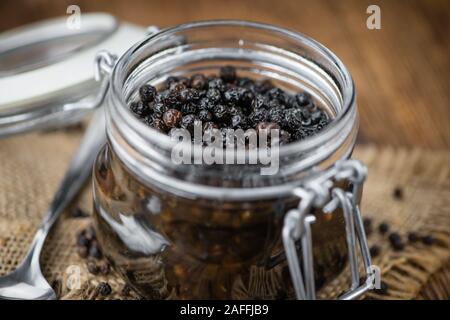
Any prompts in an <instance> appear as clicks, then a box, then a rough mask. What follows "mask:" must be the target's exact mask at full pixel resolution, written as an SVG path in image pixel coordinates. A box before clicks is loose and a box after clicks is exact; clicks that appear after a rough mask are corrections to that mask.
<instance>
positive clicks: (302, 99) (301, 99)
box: [295, 92, 311, 107]
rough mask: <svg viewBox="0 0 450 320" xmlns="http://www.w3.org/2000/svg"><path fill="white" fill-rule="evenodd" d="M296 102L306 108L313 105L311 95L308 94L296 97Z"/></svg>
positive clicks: (302, 93) (303, 93) (304, 93)
mask: <svg viewBox="0 0 450 320" xmlns="http://www.w3.org/2000/svg"><path fill="white" fill-rule="evenodd" d="M295 100H296V102H297V104H298V105H299V106H300V107H304V106H307V105H308V104H310V103H311V95H310V94H309V93H307V92H301V93H298V94H296V95H295Z"/></svg>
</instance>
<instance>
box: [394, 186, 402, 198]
mask: <svg viewBox="0 0 450 320" xmlns="http://www.w3.org/2000/svg"><path fill="white" fill-rule="evenodd" d="M393 196H394V198H395V199H396V200H401V199H403V189H402V188H400V187H395V189H394V192H393Z"/></svg>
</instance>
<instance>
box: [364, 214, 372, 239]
mask: <svg viewBox="0 0 450 320" xmlns="http://www.w3.org/2000/svg"><path fill="white" fill-rule="evenodd" d="M363 226H364V231H365V232H366V235H370V234H371V233H372V219H370V218H367V217H366V218H364V219H363Z"/></svg>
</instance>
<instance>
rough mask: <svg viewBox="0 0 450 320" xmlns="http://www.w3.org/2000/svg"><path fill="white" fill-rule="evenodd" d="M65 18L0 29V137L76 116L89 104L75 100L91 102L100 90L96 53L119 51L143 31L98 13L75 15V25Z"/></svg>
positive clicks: (119, 52)
mask: <svg viewBox="0 0 450 320" xmlns="http://www.w3.org/2000/svg"><path fill="white" fill-rule="evenodd" d="M67 20H68V16H67V17H60V18H55V19H50V20H45V21H42V22H38V23H33V24H30V25H26V26H23V27H19V28H17V29H13V30H10V31H6V32H4V33H0V92H2V94H1V95H0V138H1V137H4V136H8V135H11V134H15V133H19V132H24V131H29V130H33V129H41V128H46V127H53V126H61V125H64V124H67V123H70V122H74V121H77V120H79V118H80V117H81V116H82V115H84V114H85V113H86V111H89V107H86V103H84V105H83V106H82V108H80V110H76V109H77V106H76V105H77V104H76V102H78V101H87V102H88V101H90V100H89V99H91V100H95V99H93V97H94V96H96V94H97V93H98V91H99V88H100V83H97V82H96V81H95V79H94V67H93V65H94V60H95V56H96V54H97V53H98V52H99V51H101V50H108V51H110V52H112V53H114V54H116V55H120V54H122V53H123V52H125V51H126V49H128V48H129V47H130V46H131V45H132V44H134V43H135V42H137V41H138V40H140V39H142V37H143V36H144V35H145V34H146V29H145V28H142V27H138V26H134V25H131V24H127V23H122V22H119V21H117V20H116V19H115V18H114V17H113V16H111V15H108V14H104V13H85V14H81V16H80V20H79V22H80V24H79V25H78V26H77V27H70V25H69V24H68V21H67ZM68 104H70V108H64V106H65V105H66V106H67V105H68ZM65 109H70V112H68V111H67V112H65ZM81 109H82V110H81ZM56 113H59V114H58V116H56ZM69 113H70V114H69ZM52 114H53V115H55V116H52Z"/></svg>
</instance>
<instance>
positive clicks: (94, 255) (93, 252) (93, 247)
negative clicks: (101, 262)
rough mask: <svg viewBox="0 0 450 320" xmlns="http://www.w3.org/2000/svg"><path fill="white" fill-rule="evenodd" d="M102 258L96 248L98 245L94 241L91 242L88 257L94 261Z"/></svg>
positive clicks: (100, 252)
mask: <svg viewBox="0 0 450 320" xmlns="http://www.w3.org/2000/svg"><path fill="white" fill-rule="evenodd" d="M102 256H103V254H102V251H101V250H100V248H99V246H98V243H97V242H96V241H93V242H92V243H91V246H90V248H89V257H92V258H95V259H101V258H102Z"/></svg>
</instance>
